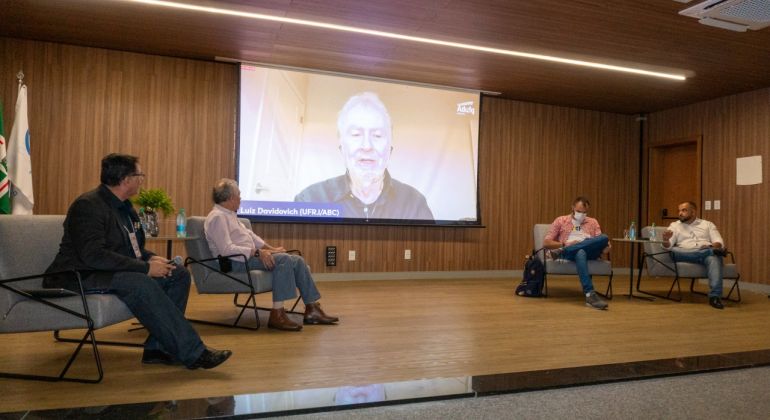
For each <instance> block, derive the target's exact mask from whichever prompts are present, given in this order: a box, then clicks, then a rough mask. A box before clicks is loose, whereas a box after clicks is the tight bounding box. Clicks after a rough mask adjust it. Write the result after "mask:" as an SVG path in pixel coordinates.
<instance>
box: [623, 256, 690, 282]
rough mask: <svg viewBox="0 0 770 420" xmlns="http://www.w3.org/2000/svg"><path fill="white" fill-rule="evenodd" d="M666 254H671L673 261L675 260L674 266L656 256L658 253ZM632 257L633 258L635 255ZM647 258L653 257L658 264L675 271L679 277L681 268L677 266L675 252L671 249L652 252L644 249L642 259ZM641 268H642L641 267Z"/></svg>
mask: <svg viewBox="0 0 770 420" xmlns="http://www.w3.org/2000/svg"><path fill="white" fill-rule="evenodd" d="M664 254H668V255H670V256H671V261H673V262H674V266H673V267H672V266H671V265H669V264H666V263H665V262H663V261H661V260H659V259H657V258H656V256H657V255H664ZM631 258H633V256H632V257H631ZM647 258H652V259H653V260H655V261H656V262H657V263H658V264H660V265H662V266H663V267H665V268H667V269H668V270H669V271H671V272H673V273H674V274H675V275H676V276H677V277H679V268H677V266H676V260H675V259H674V254H673V253H672V252H671V251H660V252H650V253H648V252H645V251H642V260H643V261H644V260H645V259H647ZM640 270H641V267H640ZM640 272H641V271H640Z"/></svg>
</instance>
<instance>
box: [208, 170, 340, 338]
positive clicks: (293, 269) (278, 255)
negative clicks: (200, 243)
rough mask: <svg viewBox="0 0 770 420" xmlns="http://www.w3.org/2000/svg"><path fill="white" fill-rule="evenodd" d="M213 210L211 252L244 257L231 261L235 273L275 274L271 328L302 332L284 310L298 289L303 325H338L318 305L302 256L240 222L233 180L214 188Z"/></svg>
mask: <svg viewBox="0 0 770 420" xmlns="http://www.w3.org/2000/svg"><path fill="white" fill-rule="evenodd" d="M211 198H212V199H213V200H214V208H213V209H212V210H211V212H210V213H209V214H208V216H206V221H205V222H204V224H203V230H204V233H205V235H206V241H207V242H208V245H209V249H210V250H211V253H212V254H214V255H222V256H228V255H241V254H242V255H245V256H246V257H247V258H248V261H247V263H246V264H244V262H243V259H242V258H239V259H236V258H231V263H232V270H233V271H236V272H245V271H246V270H269V271H272V272H273V308H272V310H270V318H269V320H268V322H267V326H268V327H269V328H275V329H278V330H284V331H299V330H301V329H302V325H300V324H297V323H295V322H294V321H292V320H291V319H289V317H288V316H286V311H285V310H284V308H283V302H284V301H285V300H290V299H294V298H295V297H297V289H299V293H300V295H301V296H302V300H303V301H304V303H305V316H304V317H303V320H302V321H303V324H335V323H337V321H339V319H338V318H337V317H336V316H330V315H327V314H326V313H325V312H324V311H323V310H322V309H321V305H320V304H319V303H318V299H320V298H321V294H320V293H319V292H318V289H317V288H316V286H315V281H313V277H312V276H311V275H310V269H309V268H308V266H307V263H305V260H304V259H303V258H302V257H301V256H299V255H290V254H287V253H286V249H284V248H283V247H274V246H271V245H270V244H268V243H267V242H265V241H264V240H263V239H262V238H260V237H259V236H257V234H255V233H254V232H253V231H252V230H251V229H247V228H246V227H244V226H243V225H242V224H241V223H240V222H239V221H238V216H237V215H236V211H238V208H239V207H240V205H241V191H240V189H239V188H238V184H237V183H236V182H235V181H234V180H232V179H227V178H224V179H221V180H219V182H217V183H216V185H214V189H213V191H212V197H211Z"/></svg>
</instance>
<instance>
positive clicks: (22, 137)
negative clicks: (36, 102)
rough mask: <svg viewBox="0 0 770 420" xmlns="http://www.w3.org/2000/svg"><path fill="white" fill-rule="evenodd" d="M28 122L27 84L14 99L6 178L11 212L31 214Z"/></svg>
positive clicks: (30, 162)
mask: <svg viewBox="0 0 770 420" xmlns="http://www.w3.org/2000/svg"><path fill="white" fill-rule="evenodd" d="M29 150H30V148H29V123H28V121H27V86H25V85H21V87H20V88H19V97H18V98H17V99H16V115H15V119H14V121H13V128H12V129H11V137H10V138H9V139H8V178H9V179H10V180H11V185H12V187H13V190H12V192H11V205H12V206H13V210H12V213H13V214H32V207H33V205H34V204H35V196H34V193H33V191H32V160H31V159H30V155H29Z"/></svg>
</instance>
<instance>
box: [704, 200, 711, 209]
mask: <svg viewBox="0 0 770 420" xmlns="http://www.w3.org/2000/svg"><path fill="white" fill-rule="evenodd" d="M703 209H704V210H711V200H706V202H705V203H703Z"/></svg>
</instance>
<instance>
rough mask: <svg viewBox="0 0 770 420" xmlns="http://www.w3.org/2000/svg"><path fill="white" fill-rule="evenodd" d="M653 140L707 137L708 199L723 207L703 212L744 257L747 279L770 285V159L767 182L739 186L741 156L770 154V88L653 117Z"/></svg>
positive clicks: (705, 192) (705, 187)
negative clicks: (766, 216)
mask: <svg viewBox="0 0 770 420" xmlns="http://www.w3.org/2000/svg"><path fill="white" fill-rule="evenodd" d="M650 117H651V118H650V127H651V130H650V139H649V141H650V143H651V144H655V143H659V142H663V141H665V139H667V138H676V137H687V136H692V135H701V134H702V136H703V140H702V149H703V150H702V165H703V199H704V200H712V201H713V200H720V201H721V207H722V208H721V210H703V209H701V211H700V215H701V217H703V218H704V219H707V220H711V221H713V222H714V223H716V224H717V227H718V228H719V231H720V233H722V236H723V237H724V239H725V242H726V245H727V247H728V248H730V249H731V250H732V251H733V252H734V253H735V254H736V257H737V259H738V266H739V269H740V271H741V275H742V277H743V279H744V280H746V281H750V282H756V283H766V284H768V283H770V258H769V257H768V255H769V254H768V251H767V247H765V246H764V245H763V244H764V243H765V242H766V241H767V238H768V237H770V226H769V225H767V224H766V223H763V222H762V218H763V216H762V215H763V214H766V212H767V208H770V188H768V180H770V178H768V175H770V170H768V165H767V163H764V167H763V180H764V182H763V183H762V184H759V185H751V186H737V185H736V184H735V182H736V179H735V174H736V163H735V160H736V158H738V157H745V156H754V155H761V156H763V157H764V160H765V162H766V161H767V160H768V158H767V157H768V156H770V89H761V90H756V91H752V92H747V93H743V94H739V95H733V96H728V97H724V98H719V99H716V100H712V101H707V102H700V103H696V104H692V105H689V106H685V107H681V108H675V109H671V110H667V111H662V112H657V113H654V114H651V116H650Z"/></svg>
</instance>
